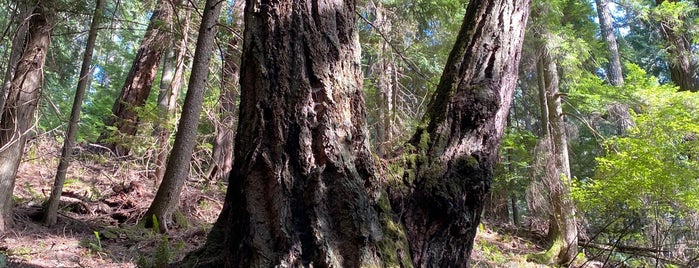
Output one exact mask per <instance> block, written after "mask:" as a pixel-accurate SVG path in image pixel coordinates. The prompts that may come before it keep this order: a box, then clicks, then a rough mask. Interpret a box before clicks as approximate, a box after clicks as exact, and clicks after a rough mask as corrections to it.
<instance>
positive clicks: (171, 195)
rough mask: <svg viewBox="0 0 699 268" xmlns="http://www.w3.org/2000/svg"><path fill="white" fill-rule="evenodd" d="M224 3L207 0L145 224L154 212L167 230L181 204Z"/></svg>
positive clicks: (161, 229)
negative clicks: (167, 153) (160, 178)
mask: <svg viewBox="0 0 699 268" xmlns="http://www.w3.org/2000/svg"><path fill="white" fill-rule="evenodd" d="M221 5H223V2H221V1H218V0H207V1H206V6H205V7H204V15H203V17H202V22H201V26H200V27H199V36H198V37H197V48H196V50H195V52H194V62H193V63H192V74H191V75H190V77H189V84H188V85H187V95H186V97H185V100H184V106H183V107H182V116H181V117H180V122H179V124H178V126H177V134H175V143H174V144H173V147H172V152H171V153H170V158H169V159H168V161H167V167H166V169H165V176H164V177H163V181H162V183H161V184H160V186H159V187H158V192H157V193H156V195H155V199H154V200H153V203H151V205H150V207H149V208H148V211H146V213H145V214H144V216H143V219H142V221H144V223H145V226H146V227H151V226H152V225H153V217H152V216H153V215H155V217H156V218H157V219H158V223H159V227H160V231H162V232H165V231H167V228H168V225H169V224H170V222H171V218H172V214H173V212H174V211H175V210H176V209H177V207H178V205H179V201H180V192H181V191H182V186H183V185H184V181H185V179H187V177H188V176H189V166H190V161H191V160H192V151H193V150H194V145H195V144H196V140H197V127H198V126H199V117H200V114H201V110H202V103H203V102H204V91H205V86H206V78H207V76H208V75H209V62H210V61H211V54H212V50H213V47H214V36H215V34H216V27H215V25H216V22H217V20H218V16H219V14H220V13H221Z"/></svg>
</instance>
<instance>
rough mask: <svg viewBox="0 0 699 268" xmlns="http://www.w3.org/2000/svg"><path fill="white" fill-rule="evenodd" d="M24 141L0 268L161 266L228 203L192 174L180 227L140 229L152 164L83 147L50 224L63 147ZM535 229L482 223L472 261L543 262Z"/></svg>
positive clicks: (188, 247)
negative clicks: (44, 207)
mask: <svg viewBox="0 0 699 268" xmlns="http://www.w3.org/2000/svg"><path fill="white" fill-rule="evenodd" d="M27 147H28V148H27V155H25V157H24V160H23V163H22V164H21V166H20V169H19V172H18V175H17V180H16V183H15V191H14V196H13V198H14V200H15V203H16V207H15V215H14V221H15V226H14V227H13V228H12V229H11V230H10V231H9V232H6V233H5V234H4V235H1V236H0V268H3V267H36V268H39V267H100V268H109V267H163V266H162V265H164V264H166V263H167V262H172V261H177V260H180V259H181V258H182V257H184V255H185V254H186V253H187V252H189V251H192V250H194V249H196V248H198V247H200V246H201V245H203V243H204V242H205V240H206V234H207V233H208V230H209V229H210V228H211V226H212V224H213V222H214V221H215V220H216V217H217V216H218V213H219V212H220V210H221V208H222V205H223V198H224V195H225V188H226V186H225V185H223V184H222V183H220V182H218V183H211V182H209V181H207V180H202V179H190V180H187V183H186V185H185V188H184V190H183V193H182V198H181V202H180V211H181V214H180V215H181V217H177V218H179V219H178V220H177V222H178V226H176V227H174V228H171V229H170V230H169V233H168V234H158V233H156V232H154V231H153V230H151V229H144V228H140V227H137V226H136V224H137V223H138V220H139V219H140V218H141V216H142V215H143V214H144V213H145V211H146V210H147V209H148V206H149V205H150V201H151V200H152V199H153V197H154V195H155V192H156V187H155V182H154V181H153V180H152V179H149V176H148V175H149V174H151V173H152V172H153V170H151V169H152V168H149V167H148V166H149V165H148V164H145V165H144V164H143V163H142V161H141V164H135V163H137V162H139V161H131V160H132V159H117V158H114V157H107V156H104V155H101V154H97V153H95V152H89V151H80V152H78V153H77V157H76V159H75V160H74V161H73V162H72V164H71V168H70V169H69V171H68V175H67V176H66V178H67V181H66V184H65V186H64V190H63V196H62V198H61V201H62V202H61V208H62V210H61V212H60V213H59V217H58V223H57V224H56V225H55V226H53V227H50V228H49V227H46V226H44V225H43V224H41V222H40V219H41V210H40V208H41V204H42V202H44V201H45V200H46V199H47V198H48V195H49V193H50V192H51V185H53V181H54V175H55V169H56V166H57V158H58V156H59V155H60V149H59V148H60V146H57V145H56V143H51V142H37V141H34V142H31V143H30V144H28V145H27ZM144 170H145V171H144ZM484 226H489V225H487V224H486V225H484ZM531 233H532V232H527V231H524V232H522V230H519V231H518V230H516V229H511V228H503V227H497V228H496V227H483V226H482V227H481V228H480V229H479V231H478V235H477V237H476V242H475V246H474V251H473V253H472V261H471V262H472V266H473V267H546V266H542V265H536V264H533V263H530V262H527V260H526V256H527V254H531V253H536V252H540V251H542V250H543V249H542V248H541V247H540V246H538V245H537V243H536V242H537V241H538V239H537V238H536V236H531V235H526V234H531ZM526 236H530V237H528V238H527V237H526Z"/></svg>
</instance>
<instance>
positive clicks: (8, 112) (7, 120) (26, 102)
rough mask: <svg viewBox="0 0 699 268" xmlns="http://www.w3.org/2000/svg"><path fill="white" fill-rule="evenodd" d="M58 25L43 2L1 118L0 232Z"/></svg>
mask: <svg viewBox="0 0 699 268" xmlns="http://www.w3.org/2000/svg"><path fill="white" fill-rule="evenodd" d="M53 23H54V10H53V7H52V4H51V1H39V2H38V3H36V6H35V7H34V9H33V12H32V16H31V18H30V19H29V28H28V30H27V36H26V45H25V49H24V52H23V53H22V57H21V59H20V60H19V63H18V65H17V68H16V72H15V75H14V76H13V79H12V83H11V86H10V91H9V92H8V96H7V102H6V104H5V109H4V110H3V111H2V114H1V115H0V213H1V216H2V219H0V233H2V232H5V231H6V230H7V228H9V227H10V226H11V225H12V191H13V189H14V185H15V175H16V174H17V168H18V167H19V163H20V160H21V158H22V154H23V151H24V142H25V140H26V137H27V132H28V131H29V130H30V128H31V126H32V123H33V122H34V120H32V119H33V117H34V110H35V109H36V105H37V102H38V100H39V91H40V90H41V84H42V78H43V67H44V62H45V59H46V53H47V50H48V47H49V43H50V38H51V30H52V29H53Z"/></svg>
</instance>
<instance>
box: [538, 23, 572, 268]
mask: <svg viewBox="0 0 699 268" xmlns="http://www.w3.org/2000/svg"><path fill="white" fill-rule="evenodd" d="M541 38H542V39H545V38H546V35H544V36H542V37H541ZM537 69H538V71H539V72H540V73H539V74H538V75H539V81H540V82H539V84H540V86H541V85H543V86H544V87H543V90H542V88H540V91H539V92H540V94H543V96H540V98H541V99H540V100H541V101H542V103H541V106H542V120H545V121H543V122H542V131H543V128H546V130H545V133H546V135H548V136H543V137H542V139H543V140H544V142H545V143H546V148H547V150H548V151H549V153H550V154H549V155H550V156H551V157H552V158H553V159H552V161H553V162H554V165H552V167H548V165H547V168H546V174H545V177H546V178H545V179H544V183H545V184H546V186H548V190H549V193H550V196H549V200H550V206H549V208H550V210H551V211H549V216H550V222H549V239H550V240H551V242H552V243H551V247H550V248H549V250H548V251H547V253H546V254H545V256H546V257H547V258H551V260H545V261H546V262H549V261H552V262H554V263H556V264H568V263H569V262H571V261H572V260H573V258H575V256H576V255H577V253H578V248H577V247H578V238H577V235H578V230H577V224H576V221H575V205H574V204H573V200H572V197H571V187H572V184H571V180H572V177H571V174H570V164H569V159H568V139H567V135H566V127H565V121H564V119H563V108H562V105H561V94H560V92H559V87H558V84H559V80H558V70H557V65H556V62H555V59H554V58H553V55H551V52H550V51H548V49H547V48H544V49H543V52H542V53H541V56H540V59H539V67H538V68H537ZM543 98H545V99H543ZM544 116H546V117H544Z"/></svg>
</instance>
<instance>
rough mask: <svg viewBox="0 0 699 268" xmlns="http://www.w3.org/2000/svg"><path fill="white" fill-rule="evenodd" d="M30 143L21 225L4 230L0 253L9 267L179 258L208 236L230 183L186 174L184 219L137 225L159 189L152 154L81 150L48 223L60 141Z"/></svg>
mask: <svg viewBox="0 0 699 268" xmlns="http://www.w3.org/2000/svg"><path fill="white" fill-rule="evenodd" d="M27 147H28V149H27V151H28V152H27V155H29V156H30V157H25V158H26V159H28V160H25V161H24V162H23V163H22V164H21V166H20V170H19V172H18V174H17V181H16V183H15V185H16V186H15V191H14V196H13V199H14V200H15V203H16V204H17V205H16V207H15V210H14V221H15V225H14V227H13V228H12V229H10V230H9V231H7V232H6V233H5V234H2V235H0V257H3V255H4V256H6V257H7V261H8V263H7V267H102V268H108V267H136V266H150V265H153V264H155V262H158V261H168V260H169V261H175V260H178V259H181V258H182V257H183V256H184V255H185V254H186V253H187V252H189V251H191V250H193V249H195V248H198V247H200V246H201V245H202V244H203V243H204V241H205V239H206V233H207V232H208V230H209V228H210V226H211V223H213V221H214V220H215V219H216V217H217V216H218V213H219V212H220V209H221V207H222V203H223V196H224V194H225V193H224V191H225V187H224V186H222V185H219V184H209V182H207V181H204V180H199V181H187V183H186V185H185V188H184V189H183V192H182V195H181V202H180V211H181V214H179V215H180V216H179V217H176V222H177V223H178V224H176V225H179V227H177V228H173V229H171V230H169V233H168V234H167V235H163V234H157V233H155V232H153V231H152V230H150V229H143V228H138V227H135V225H136V223H137V222H138V220H139V219H140V218H141V216H142V215H143V214H144V213H145V211H146V210H147V208H148V206H149V205H150V202H151V200H153V197H154V196H155V192H156V188H155V186H154V183H153V181H152V180H151V179H149V176H148V175H149V174H152V170H148V168H147V167H148V165H147V161H141V160H139V159H123V158H120V159H116V158H110V157H106V156H104V155H100V154H94V153H90V152H84V151H83V152H81V154H80V155H78V157H77V158H76V160H74V161H73V163H72V165H71V168H70V169H69V172H68V175H67V176H66V177H67V178H68V179H67V181H66V184H65V186H64V190H63V195H62V197H61V205H60V207H61V211H60V212H59V215H58V222H57V224H56V225H55V226H53V227H50V228H49V227H46V226H44V225H43V224H42V223H41V222H40V219H41V205H40V204H42V203H43V202H44V201H45V200H46V199H47V195H48V194H49V193H50V192H51V189H50V187H51V185H52V184H53V177H54V175H55V168H56V165H57V157H56V155H59V153H58V150H59V149H60V146H58V145H56V144H55V142H47V141H37V142H34V143H31V144H28V145H27ZM38 152H41V154H39V153H38ZM143 162H146V164H140V163H143ZM2 267H3V265H2V261H1V259H0V268H2Z"/></svg>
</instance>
